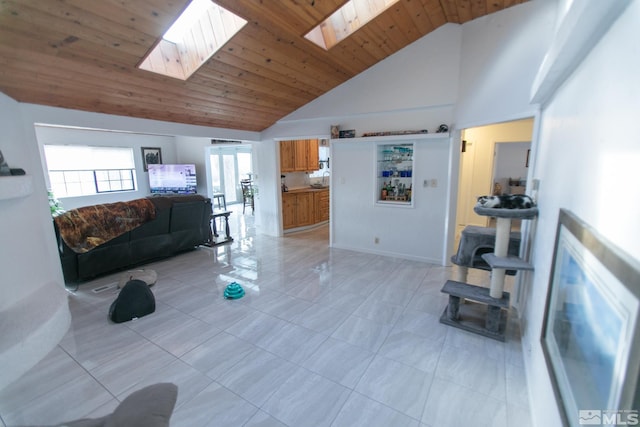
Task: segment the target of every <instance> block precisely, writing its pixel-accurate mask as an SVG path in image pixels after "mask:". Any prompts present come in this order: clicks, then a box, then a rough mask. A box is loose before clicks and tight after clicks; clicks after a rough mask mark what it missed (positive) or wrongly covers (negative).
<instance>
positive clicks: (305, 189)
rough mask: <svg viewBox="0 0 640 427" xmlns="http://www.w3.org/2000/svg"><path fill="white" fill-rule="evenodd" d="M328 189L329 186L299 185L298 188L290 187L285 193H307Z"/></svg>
mask: <svg viewBox="0 0 640 427" xmlns="http://www.w3.org/2000/svg"><path fill="white" fill-rule="evenodd" d="M328 190H329V187H324V188H315V187H297V188H290V189H289V191H284V193H307V192H317V191H328Z"/></svg>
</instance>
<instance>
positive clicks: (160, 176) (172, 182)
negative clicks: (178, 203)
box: [149, 164, 197, 194]
mask: <svg viewBox="0 0 640 427" xmlns="http://www.w3.org/2000/svg"><path fill="white" fill-rule="evenodd" d="M196 184H197V182H196V165H187V164H185V165H149V188H150V190H151V193H152V194H195V193H196Z"/></svg>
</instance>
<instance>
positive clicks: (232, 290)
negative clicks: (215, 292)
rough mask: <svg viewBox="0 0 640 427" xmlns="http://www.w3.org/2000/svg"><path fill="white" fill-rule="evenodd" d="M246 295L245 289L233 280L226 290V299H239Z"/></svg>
mask: <svg viewBox="0 0 640 427" xmlns="http://www.w3.org/2000/svg"><path fill="white" fill-rule="evenodd" d="M243 296H244V289H242V286H240V285H239V284H237V283H236V282H232V283H230V284H229V285H227V287H226V288H225V290H224V299H239V298H242V297H243Z"/></svg>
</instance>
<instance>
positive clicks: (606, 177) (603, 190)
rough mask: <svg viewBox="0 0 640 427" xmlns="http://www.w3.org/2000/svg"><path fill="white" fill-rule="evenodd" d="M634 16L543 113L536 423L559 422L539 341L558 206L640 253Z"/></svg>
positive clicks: (532, 346)
mask: <svg viewBox="0 0 640 427" xmlns="http://www.w3.org/2000/svg"><path fill="white" fill-rule="evenodd" d="M638 22H640V2H637V1H636V2H632V3H631V5H630V6H629V8H628V9H627V10H626V11H625V12H624V14H623V15H622V16H621V17H620V18H619V19H618V20H617V22H615V23H614V24H613V26H612V28H611V29H610V30H609V32H608V33H607V34H605V36H604V37H603V39H602V40H601V41H600V42H599V43H598V45H597V46H596V47H595V48H594V49H593V50H592V51H591V53H590V54H589V55H588V56H587V58H586V59H585V60H584V62H582V64H581V65H579V67H578V69H577V70H576V71H575V72H574V73H573V75H571V76H570V77H569V79H568V80H567V81H566V82H565V83H564V85H563V86H562V87H561V88H560V89H559V90H558V92H557V93H556V94H555V96H554V97H553V98H552V99H551V101H550V102H549V104H548V105H547V106H546V107H545V108H544V110H543V112H542V120H541V128H540V139H539V148H538V150H536V153H537V156H536V159H535V170H534V177H535V178H537V179H540V191H539V200H540V215H539V218H538V221H537V227H536V228H537V231H536V235H535V246H534V249H533V262H534V266H535V274H534V276H533V283H532V284H531V286H529V288H528V291H527V298H528V302H527V304H526V311H525V313H524V316H525V317H526V319H527V321H526V323H525V325H526V328H525V330H524V346H525V349H526V351H525V363H526V368H527V379H528V382H529V389H530V396H533V397H532V398H531V399H530V401H531V404H532V414H533V416H534V419H535V421H536V425H538V426H547V425H559V418H558V412H557V410H556V402H555V401H554V398H553V392H552V389H551V384H550V380H549V377H548V375H547V371H546V368H545V364H544V359H543V356H542V352H541V348H540V344H539V339H540V335H541V324H542V318H543V310H544V302H545V297H546V294H547V290H548V281H549V273H550V268H551V256H552V253H553V244H554V236H555V230H556V225H557V219H558V211H559V209H560V208H565V209H569V210H571V211H572V212H573V213H574V214H576V215H577V216H578V217H579V218H581V219H582V220H583V221H585V222H586V223H587V224H589V225H591V226H592V227H594V228H595V229H597V230H598V231H599V232H600V233H601V234H603V235H604V236H605V237H606V238H607V239H609V240H610V241H611V242H613V243H614V244H615V245H617V246H618V247H620V248H621V249H622V250H623V251H625V252H627V254H628V255H630V256H631V257H632V258H633V259H635V260H637V261H638V260H640V239H639V238H638V236H640V222H638V218H640V202H639V201H638V197H637V196H636V195H637V192H636V191H634V190H632V189H630V188H632V187H629V185H630V184H631V185H632V183H633V182H636V181H637V176H638V174H637V168H638V164H640V163H639V162H640V143H638V140H637V138H635V137H634V135H635V133H636V130H637V120H638V113H639V112H640V85H639V83H638V78H637V70H638V68H639V67H640V27H639V26H638ZM638 345H640V343H634V346H636V347H637V346H638ZM603 409H606V408H603Z"/></svg>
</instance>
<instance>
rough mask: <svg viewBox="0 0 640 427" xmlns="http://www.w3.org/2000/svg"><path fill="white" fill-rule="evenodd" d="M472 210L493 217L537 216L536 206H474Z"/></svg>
mask: <svg viewBox="0 0 640 427" xmlns="http://www.w3.org/2000/svg"><path fill="white" fill-rule="evenodd" d="M473 211H474V212H475V213H477V214H478V215H481V216H491V217H494V218H510V219H532V218H535V217H536V216H538V208H537V207H532V208H527V209H504V208H483V207H480V206H474V207H473Z"/></svg>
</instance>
